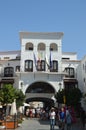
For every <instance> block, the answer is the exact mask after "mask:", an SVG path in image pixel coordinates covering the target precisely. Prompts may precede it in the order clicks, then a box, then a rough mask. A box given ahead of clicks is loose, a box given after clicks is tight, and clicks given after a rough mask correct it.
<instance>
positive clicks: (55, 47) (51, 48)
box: [50, 43, 58, 51]
mask: <svg viewBox="0 0 86 130" xmlns="http://www.w3.org/2000/svg"><path fill="white" fill-rule="evenodd" d="M57 50H58V47H57V44H56V43H51V44H50V51H57Z"/></svg>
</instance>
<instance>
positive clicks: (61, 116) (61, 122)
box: [58, 107, 65, 130]
mask: <svg viewBox="0 0 86 130" xmlns="http://www.w3.org/2000/svg"><path fill="white" fill-rule="evenodd" d="M58 117H59V125H60V126H59V127H60V128H61V130H64V127H65V111H64V108H63V107H62V108H61V110H60V111H59V112H58Z"/></svg>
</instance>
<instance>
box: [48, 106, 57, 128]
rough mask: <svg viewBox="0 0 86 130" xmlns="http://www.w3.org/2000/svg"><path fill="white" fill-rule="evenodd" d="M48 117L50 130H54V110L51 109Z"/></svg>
mask: <svg viewBox="0 0 86 130" xmlns="http://www.w3.org/2000/svg"><path fill="white" fill-rule="evenodd" d="M49 116H50V130H54V126H55V116H56V113H55V109H54V108H51V110H50V113H49Z"/></svg>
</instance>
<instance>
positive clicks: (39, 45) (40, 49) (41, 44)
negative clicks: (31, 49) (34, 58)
mask: <svg viewBox="0 0 86 130" xmlns="http://www.w3.org/2000/svg"><path fill="white" fill-rule="evenodd" d="M44 50H45V44H44V43H39V44H38V51H44Z"/></svg>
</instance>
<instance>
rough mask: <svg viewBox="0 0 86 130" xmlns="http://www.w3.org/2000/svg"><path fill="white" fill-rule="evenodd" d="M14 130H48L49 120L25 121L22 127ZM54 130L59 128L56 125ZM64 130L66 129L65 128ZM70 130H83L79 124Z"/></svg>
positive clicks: (33, 119)
mask: <svg viewBox="0 0 86 130" xmlns="http://www.w3.org/2000/svg"><path fill="white" fill-rule="evenodd" d="M16 130H50V125H49V120H45V121H43V120H39V119H35V118H32V119H30V118H29V119H25V121H23V123H22V125H21V126H20V127H18V128H16ZM55 130H59V127H58V126H57V125H56V126H55ZM65 130H66V128H65ZM72 130H83V128H82V125H81V123H80V122H78V123H76V124H74V125H73V126H72Z"/></svg>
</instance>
